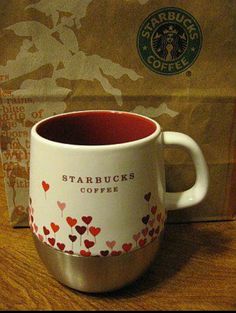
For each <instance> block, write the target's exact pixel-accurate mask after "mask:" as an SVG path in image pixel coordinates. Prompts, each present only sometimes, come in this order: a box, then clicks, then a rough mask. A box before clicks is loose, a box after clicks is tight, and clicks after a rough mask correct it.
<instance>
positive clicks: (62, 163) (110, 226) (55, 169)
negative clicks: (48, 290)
mask: <svg viewBox="0 0 236 313" xmlns="http://www.w3.org/2000/svg"><path fill="white" fill-rule="evenodd" d="M164 181H165V180H164V165H163V155H162V134H161V129H160V126H159V125H158V124H157V123H156V122H155V121H153V120H150V119H148V118H146V117H143V116H139V115H137V114H133V113H127V112H118V111H83V112H73V113H67V114H61V115H57V116H54V117H50V118H48V119H45V120H43V121H41V122H39V123H37V124H36V125H35V126H34V127H33V128H32V132H31V156H30V209H29V211H30V212H29V213H30V214H29V221H30V226H31V228H32V231H33V234H34V240H35V244H36V247H37V249H38V252H39V255H40V256H41V258H42V260H43V262H44V263H45V265H46V266H47V268H48V270H49V271H50V272H51V273H52V274H53V275H54V276H55V277H56V278H57V279H58V280H59V281H60V282H62V283H63V284H65V285H67V286H69V287H71V288H75V289H78V290H81V291H86V292H104V291H111V290H114V289H118V288H120V287H122V286H124V285H126V284H128V283H130V282H132V281H134V280H135V279H137V278H138V277H139V276H140V275H141V274H142V273H143V272H144V271H145V270H146V269H147V268H148V267H149V265H150V263H151V262H152V261H153V259H154V257H155V254H156V251H157V249H158V246H159V240H160V237H161V234H162V231H163V228H164V222H165V218H166V213H165V207H164V192H165V186H164Z"/></svg>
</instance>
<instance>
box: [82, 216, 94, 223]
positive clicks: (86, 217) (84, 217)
mask: <svg viewBox="0 0 236 313" xmlns="http://www.w3.org/2000/svg"><path fill="white" fill-rule="evenodd" d="M92 219H93V218H92V216H83V217H82V221H83V222H84V223H85V224H86V225H89V224H90V223H91V222H92Z"/></svg>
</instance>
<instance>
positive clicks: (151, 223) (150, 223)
mask: <svg viewBox="0 0 236 313" xmlns="http://www.w3.org/2000/svg"><path fill="white" fill-rule="evenodd" d="M154 222H155V219H153V220H150V221H149V222H148V224H149V225H150V226H151V227H153V225H154Z"/></svg>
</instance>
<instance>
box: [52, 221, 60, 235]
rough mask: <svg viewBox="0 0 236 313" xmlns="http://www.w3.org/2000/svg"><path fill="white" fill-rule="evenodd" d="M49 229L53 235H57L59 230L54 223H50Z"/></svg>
mask: <svg viewBox="0 0 236 313" xmlns="http://www.w3.org/2000/svg"><path fill="white" fill-rule="evenodd" d="M51 228H52V230H53V232H54V233H57V232H58V230H59V229H60V226H59V225H57V224H55V223H51Z"/></svg>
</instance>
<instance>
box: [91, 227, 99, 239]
mask: <svg viewBox="0 0 236 313" xmlns="http://www.w3.org/2000/svg"><path fill="white" fill-rule="evenodd" d="M89 231H90V233H91V234H92V235H93V236H94V237H96V236H97V235H98V234H99V233H100V231H101V228H99V227H93V226H91V227H90V228H89Z"/></svg>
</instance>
